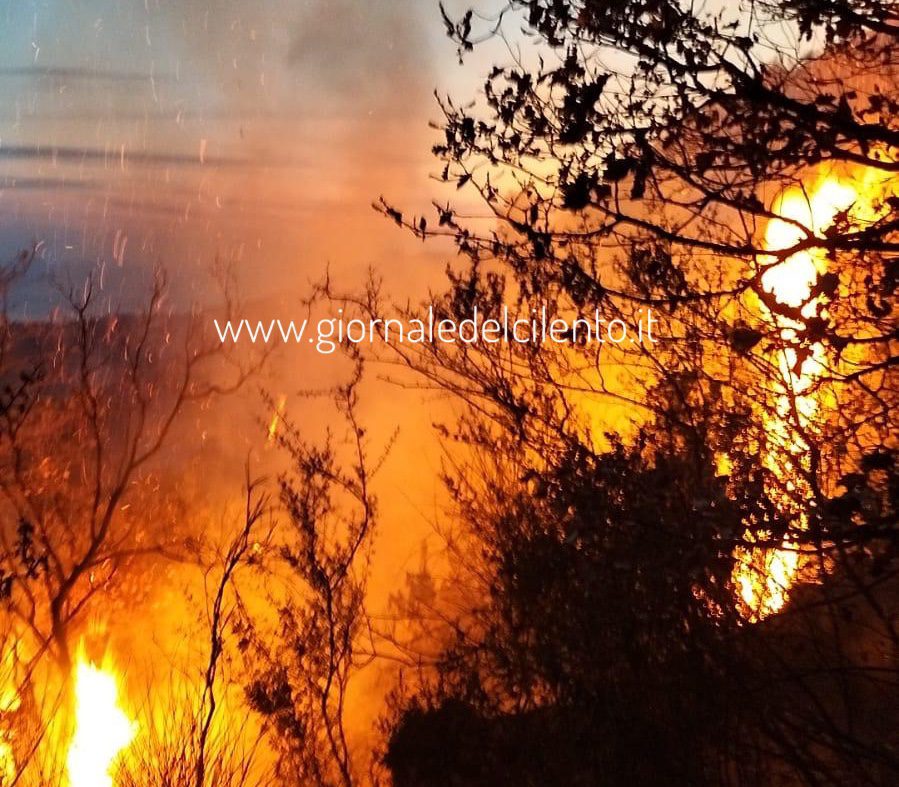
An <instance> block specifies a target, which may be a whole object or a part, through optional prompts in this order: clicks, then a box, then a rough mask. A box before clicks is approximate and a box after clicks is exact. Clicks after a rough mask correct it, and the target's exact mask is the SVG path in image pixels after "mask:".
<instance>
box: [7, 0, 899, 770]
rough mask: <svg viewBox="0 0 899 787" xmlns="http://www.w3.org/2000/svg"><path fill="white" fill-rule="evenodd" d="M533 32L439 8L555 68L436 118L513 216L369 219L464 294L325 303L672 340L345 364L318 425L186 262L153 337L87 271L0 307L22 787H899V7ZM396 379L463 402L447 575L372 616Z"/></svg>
mask: <svg viewBox="0 0 899 787" xmlns="http://www.w3.org/2000/svg"><path fill="white" fill-rule="evenodd" d="M507 6H508V7H507V8H506V11H505V12H504V13H503V14H502V15H500V16H499V17H498V18H492V19H490V20H489V21H485V20H484V17H483V15H478V14H474V13H468V14H465V15H463V16H461V17H460V18H459V19H454V18H452V17H451V16H450V15H449V14H448V13H447V12H446V11H444V13H443V22H444V24H445V26H446V28H447V30H448V33H449V35H450V37H451V38H452V39H453V40H454V41H455V42H456V44H457V45H458V47H459V51H460V54H461V55H463V56H464V55H465V54H466V53H467V52H470V51H472V50H474V49H475V48H476V47H477V46H479V45H480V44H483V43H484V42H485V41H486V40H488V39H491V38H493V37H495V36H501V35H506V34H507V33H508V34H509V35H511V33H509V31H508V25H509V24H510V20H514V22H515V24H519V23H523V24H525V25H526V26H527V29H528V30H529V32H530V37H529V38H528V39H527V41H528V42H529V43H528V45H529V46H532V47H535V48H536V50H537V51H536V53H535V56H534V57H530V56H528V57H518V58H514V59H512V61H511V62H510V64H508V65H504V64H500V65H497V66H496V67H494V68H493V69H492V70H491V71H490V73H489V75H488V77H487V81H486V83H485V90H484V93H483V96H482V98H481V99H479V100H477V101H475V102H473V103H459V102H453V101H451V100H449V99H445V100H443V101H442V102H441V106H442V109H443V112H444V120H443V123H442V126H441V129H442V134H443V136H442V139H441V141H440V142H439V144H437V145H436V146H435V148H434V153H435V155H436V156H437V158H438V159H439V160H440V162H441V165H442V179H443V180H444V181H445V182H446V183H448V184H451V185H454V186H455V187H456V188H457V189H459V190H461V191H462V192H463V193H466V194H471V196H472V198H473V199H475V200H477V201H479V202H480V204H481V206H482V208H484V209H485V210H486V213H487V215H488V216H489V217H490V218H489V221H486V222H485V221H482V220H480V219H477V218H471V216H472V215H473V213H472V212H471V211H468V210H461V209H460V210H457V209H456V208H455V207H454V206H453V204H452V203H440V204H439V205H438V206H437V211H436V217H435V218H433V219H430V220H429V217H427V216H414V217H410V216H408V215H406V214H405V213H404V212H403V211H401V210H399V209H398V208H396V207H394V206H392V205H390V204H389V203H388V202H387V201H386V200H381V201H380V202H379V203H377V207H378V209H380V210H382V212H384V213H385V214H386V216H387V217H388V218H389V219H390V220H391V221H393V222H395V223H396V224H398V225H400V227H403V228H405V230H407V231H408V232H411V233H413V234H414V235H415V236H416V237H419V238H421V239H422V240H427V239H429V238H431V237H433V236H440V237H443V238H448V239H450V240H451V241H452V242H454V243H455V244H456V247H457V249H458V252H459V256H458V260H457V261H456V263H454V265H452V266H451V267H450V268H449V270H448V273H447V277H448V278H447V283H446V287H445V289H444V290H443V291H441V292H438V293H436V294H435V295H433V296H431V297H430V298H429V299H428V300H427V301H425V302H424V303H421V304H419V305H417V306H415V305H413V306H406V307H396V306H392V305H390V304H389V302H385V299H384V298H383V296H382V292H381V288H380V287H379V285H378V282H377V281H370V282H368V283H367V286H362V288H361V289H360V290H359V291H355V292H354V291H351V292H349V293H343V294H340V295H338V294H337V293H336V292H335V291H334V289H333V288H332V285H331V282H330V281H329V280H326V281H325V283H324V284H322V285H320V286H319V287H316V288H315V291H314V293H313V296H312V298H311V301H310V304H308V305H309V306H310V308H313V307H314V308H316V309H331V308H333V309H335V310H336V309H340V310H341V311H340V313H341V314H342V315H344V316H346V317H349V316H350V315H356V314H358V316H359V317H360V319H361V318H365V319H371V318H376V317H383V316H384V315H385V313H387V312H389V313H391V314H394V315H395V316H396V317H397V318H398V319H412V318H414V317H415V316H416V314H421V313H422V312H423V311H425V310H433V311H434V313H435V316H436V319H443V318H446V319H452V320H454V321H456V322H459V321H461V320H464V319H467V318H469V317H470V316H471V314H472V312H473V310H474V309H477V310H478V313H479V314H481V315H483V316H484V318H485V319H489V318H490V317H491V316H495V315H496V314H498V313H499V312H500V310H506V309H509V310H511V311H512V312H516V313H519V314H523V315H527V314H530V313H532V312H533V311H535V310H536V311H542V310H544V309H546V310H547V311H548V314H549V318H550V319H552V317H554V316H559V317H562V318H564V319H565V320H566V321H567V322H568V323H569V324H570V323H572V322H573V321H574V320H575V319H578V318H585V317H587V316H590V317H591V318H592V316H593V315H597V314H598V315H601V316H602V317H603V319H607V320H613V319H614V320H621V321H622V322H624V323H625V324H627V325H633V324H635V323H636V322H637V321H638V320H639V319H640V318H639V315H640V314H641V313H642V310H644V309H646V308H649V307H651V308H652V309H653V310H654V311H655V313H656V314H657V315H659V324H660V329H661V331H660V336H659V337H658V338H659V341H658V342H657V343H655V344H652V345H651V346H650V345H646V344H634V345H633V346H629V345H622V346H615V347H610V346H608V345H605V346H602V345H599V344H593V343H584V342H580V343H579V342H576V341H571V342H569V343H547V344H542V345H536V344H534V345H531V344H524V343H497V344H489V343H479V344H472V345H467V344H464V343H452V344H450V343H444V344H441V343H434V344H427V345H409V344H406V345H403V344H393V345H385V346H382V347H377V346H376V347H373V348H372V349H370V350H369V348H365V349H364V350H363V349H360V348H359V347H358V346H354V345H352V344H347V346H345V347H344V348H343V349H344V351H345V357H344V358H343V361H344V363H343V364H341V365H340V366H339V367H335V368H339V372H335V381H334V382H333V385H331V386H329V387H327V388H326V390H325V392H324V393H325V395H324V396H318V395H313V394H310V393H308V392H307V393H303V392H295V391H292V390H291V391H289V392H288V393H283V394H279V395H277V396H272V395H270V394H267V393H263V394H262V395H261V396H257V395H256V387H257V383H260V381H262V380H263V379H264V378H263V377H262V374H263V372H264V369H265V363H266V362H267V361H269V360H271V359H270V358H269V357H268V356H267V355H266V356H256V355H253V356H248V355H240V354H238V353H237V351H236V350H235V352H234V354H231V353H230V352H229V351H228V350H227V349H223V348H222V346H221V343H220V342H219V343H217V342H216V341H215V339H214V337H213V336H212V335H211V334H210V331H209V325H207V323H208V322H209V319H208V318H209V314H208V313H206V312H204V311H201V310H200V309H199V308H194V309H180V310H179V309H174V308H173V307H171V306H170V305H169V300H168V298H167V292H168V290H167V287H166V284H165V280H164V277H162V276H161V275H160V276H159V277H157V278H156V280H155V283H154V285H153V286H152V288H151V290H150V292H149V294H148V298H147V300H146V302H145V304H144V307H143V308H142V309H139V310H134V309H132V310H129V311H128V312H127V313H115V312H114V311H113V312H112V313H110V310H109V309H108V308H101V306H100V302H99V301H98V298H97V293H98V292H99V291H100V290H101V285H100V283H99V282H98V281H97V280H96V279H93V278H91V279H89V280H88V281H87V283H86V284H85V286H84V287H83V288H82V287H79V288H73V289H72V290H71V291H69V292H67V293H66V295H65V298H64V299H63V300H64V302H63V304H62V307H61V309H60V312H59V314H58V316H57V317H56V318H55V319H54V320H47V321H44V322H26V321H16V320H13V319H11V318H10V317H9V316H8V315H7V313H6V311H4V312H3V315H2V317H0V386H2V391H0V518H2V519H0V602H2V622H3V627H2V630H0V787H6V786H7V785H23V787H29V786H30V785H35V786H36V785H58V787H151V785H152V786H153V787H163V785H164V786H165V787H188V785H190V786H191V787H237V785H248V786H249V787H257V786H258V787H262V785H283V787H291V786H292V785H307V784H313V785H320V786H321V787H336V786H340V787H353V785H363V784H372V785H375V784H384V785H387V784H394V785H396V787H413V786H414V787H431V786H433V787H437V786H438V785H440V786H445V787H451V786H452V787H457V786H458V785H466V786H467V785H472V787H487V786H488V785H496V784H522V785H530V784H534V785H537V784H539V785H556V784H558V785H563V784H564V785H569V784H609V785H634V784H637V785H657V784H685V785H747V786H749V785H763V784H764V785H768V784H771V785H787V786H790V787H792V785H810V786H811V785H815V786H816V787H817V785H856V784H858V785H872V786H885V785H891V784H895V783H896V781H897V779H899V738H897V730H899V716H897V708H899V632H897V625H899V522H897V510H899V443H897V435H899V423H897V406H899V401H897V397H899V379H897V366H899V364H897V358H899V353H897V349H899V333H897V331H899V327H897V326H899V321H897V316H899V315H897V311H899V306H897V302H896V297H897V289H899V267H897V259H899V193H897V186H899V180H897V178H899V122H897V113H899V104H897V102H896V100H895V99H894V98H893V95H894V94H895V86H896V84H897V83H899V43H897V42H899V15H897V13H896V10H895V8H894V7H893V5H892V4H889V3H879V2H856V1H853V0H834V2H831V3H828V4H825V5H823V6H822V5H821V4H817V3H806V2H799V1H798V0H796V1H795V2H794V0H783V2H775V1H774V0H764V1H763V2H755V3H748V2H747V3H745V4H744V3H737V4H729V5H728V6H727V7H726V8H718V9H717V10H716V9H712V10H709V9H697V8H696V7H695V6H693V5H688V4H682V3H676V2H657V1H652V0H648V1H645V2H644V1H643V0H639V1H635V2H631V1H630V0H627V1H626V2H620V3H603V2H594V1H593V0H574V1H573V2H546V1H545V0H527V1H526V0H510V2H509V3H508V4H507ZM479 20H480V21H479ZM482 24H483V28H482V29H479V25H482ZM39 254H40V249H36V250H35V252H34V253H33V254H25V255H22V256H21V257H20V258H18V259H17V260H15V261H13V262H12V263H10V264H9V265H7V266H6V267H4V268H3V271H2V276H0V295H2V296H3V297H2V300H3V303H4V305H6V304H7V302H8V296H9V294H10V293H11V292H12V291H13V289H14V288H15V287H16V285H17V283H18V282H20V281H21V279H22V277H23V276H25V275H27V269H28V265H29V263H30V262H31V261H32V259H33V258H34V256H35V255H39ZM233 291H234V290H233V288H231V287H230V286H226V287H225V288H224V293H225V294H224V296H223V302H224V309H225V310H226V311H229V312H230V311H231V310H232V309H233V306H234V304H233V302H232V297H231V294H232V293H233ZM372 363H382V364H385V365H386V364H391V366H390V367H389V368H392V369H396V368H402V369H404V370H405V371H404V376H403V377H402V378H401V382H404V383H410V382H411V384H413V385H416V384H417V385H421V386H423V387H427V388H436V389H437V390H438V391H440V392H442V393H444V394H446V395H447V396H448V398H449V399H450V400H451V401H452V402H453V405H454V406H455V407H456V410H455V412H454V413H452V414H450V415H449V416H447V422H446V423H443V424H441V425H439V426H438V427H437V428H436V429H435V439H439V440H442V441H443V445H444V450H445V462H444V465H443V469H442V473H441V478H439V479H435V483H437V482H438V481H439V482H441V483H442V488H443V489H444V491H445V496H444V499H445V500H446V505H445V507H444V509H443V510H442V511H441V513H440V517H439V521H438V522H437V523H435V531H436V535H437V536H438V538H439V543H440V544H441V546H442V549H441V550H440V551H439V554H436V555H435V554H434V552H433V551H431V552H430V555H431V557H430V558H428V554H429V553H428V552H427V550H423V552H422V554H423V557H422V561H421V565H420V566H419V568H418V569H417V570H415V571H411V572H409V573H408V574H407V576H405V577H403V578H401V580H400V581H397V582H396V583H395V585H396V586H395V587H394V588H392V591H393V592H390V593H389V594H388V593H382V594H381V595H382V596H388V595H389V602H388V603H387V604H386V608H374V606H373V602H372V598H373V590H374V588H373V586H372V577H373V576H375V573H374V570H373V567H374V565H375V561H376V556H377V544H378V542H377V537H378V532H379V525H380V521H381V518H382V516H383V515H382V513H381V512H382V507H381V505H380V503H379V499H378V497H379V495H378V492H379V491H380V492H383V489H382V488H381V487H380V486H379V484H380V483H381V479H382V473H381V471H382V470H383V468H384V467H385V463H387V462H388V461H393V458H392V457H391V454H390V452H391V450H392V449H393V448H394V441H393V439H392V438H388V439H387V440H385V441H384V444H383V445H380V444H378V443H377V441H376V440H374V439H373V438H372V434H371V433H370V431H369V428H368V426H367V424H366V422H365V418H364V417H363V413H364V412H365V408H364V401H365V394H366V392H367V391H369V390H371V389H370V388H369V387H368V386H369V385H374V384H373V383H371V381H370V379H369V378H368V377H367V376H366V375H365V374H364V372H365V371H366V370H367V369H368V368H369V366H370V365H371V364H372ZM406 374H408V375H409V376H405V375H406ZM337 377H339V379H336V378H337ZM278 385H279V387H278V390H284V389H283V387H282V385H283V381H278ZM263 387H264V386H263ZM248 389H252V391H253V392H252V395H251V396H250V397H249V398H250V400H251V401H252V403H253V408H254V410H253V413H252V416H251V418H250V419H248V420H251V421H255V422H256V423H255V424H254V425H253V427H252V429H251V430H250V433H251V434H252V435H253V436H252V438H251V439H250V440H249V441H248V442H247V443H246V446H241V447H242V448H243V447H246V454H247V455H248V456H249V459H246V460H245V458H244V457H243V456H241V457H239V459H238V462H237V464H238V466H241V465H242V466H243V473H242V475H241V476H240V478H236V476H235V481H234V484H233V487H232V486H228V484H227V483H225V482H224V481H223V480H220V479H217V478H216V479H215V481H214V482H213V479H212V478H211V475H212V473H211V471H210V467H212V465H211V460H210V453H212V452H211V451H209V452H204V449H203V447H204V446H206V444H207V443H208V442H209V443H215V444H216V447H218V446H220V445H223V444H224V442H225V441H226V440H229V439H235V435H236V434H238V433H239V432H240V429H239V424H240V417H239V416H238V415H237V411H238V410H241V409H243V408H244V406H245V405H246V402H247V399H246V398H245V399H241V400H240V407H231V405H229V404H227V400H228V398H229V397H233V396H238V395H241V394H244V395H245V394H246V392H247V390H248ZM288 402H290V407H288ZM214 413H218V414H219V415H221V420H220V421H219V422H216V420H215V418H213V417H212V415H211V414H214ZM319 426H325V427H327V428H323V429H317V427H319ZM219 453H220V454H223V455H225V456H226V458H227V460H228V461H230V460H231V459H232V458H233V453H227V452H224V451H220V452H219ZM399 459H400V460H401V461H404V462H405V463H406V467H408V466H409V463H411V462H413V461H416V462H417V461H420V460H419V459H417V458H412V457H409V456H402V455H400V457H399ZM402 580H405V581H402ZM373 686H374V687H375V688H373Z"/></svg>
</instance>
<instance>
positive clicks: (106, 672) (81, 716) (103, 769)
mask: <svg viewBox="0 0 899 787" xmlns="http://www.w3.org/2000/svg"><path fill="white" fill-rule="evenodd" d="M136 734H137V723H136V722H135V721H134V720H132V719H131V718H129V716H128V715H127V714H126V713H125V711H124V710H122V708H121V706H120V704H119V687H118V681H117V679H116V675H115V673H114V672H113V671H112V670H111V669H109V668H108V667H97V666H95V665H94V664H91V663H90V662H89V661H88V660H87V659H86V658H85V657H84V654H83V652H82V653H81V654H80V655H79V657H78V661H77V663H76V666H75V733H74V735H73V736H72V741H71V744H70V745H69V753H68V758H67V760H66V767H67V770H68V774H69V785H70V787H113V776H112V774H113V766H114V765H115V761H116V758H117V757H118V756H119V754H120V753H121V752H122V750H123V749H125V747H127V746H128V744H130V743H131V741H132V740H133V739H134V736H135V735H136Z"/></svg>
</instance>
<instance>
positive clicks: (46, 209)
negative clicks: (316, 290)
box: [0, 0, 489, 317]
mask: <svg viewBox="0 0 899 787" xmlns="http://www.w3.org/2000/svg"><path fill="white" fill-rule="evenodd" d="M485 54H486V55H487V56H489V53H485ZM472 65H473V64H471V63H468V65H467V67H465V68H461V67H460V66H459V65H458V58H457V54H456V50H455V47H454V45H453V44H452V42H450V41H449V40H447V39H446V37H445V34H444V28H443V23H442V21H441V18H440V14H439V10H438V5H437V2H436V0H433V2H432V0H376V1H375V2H357V0H305V1H304V0H0V254H2V255H4V256H10V255H12V254H13V253H14V252H15V251H16V250H18V249H21V248H25V247H29V246H31V245H33V244H39V249H40V254H39V263H38V265H36V266H35V269H34V271H33V273H32V279H31V282H30V283H29V284H30V286H29V287H27V288H25V289H24V290H23V291H22V294H21V297H20V298H19V300H18V301H17V304H16V308H17V309H18V310H19V313H20V314H23V315H27V316H30V317H40V316H41V315H42V314H44V313H46V311H47V310H48V308H50V307H51V306H52V300H53V292H54V288H55V287H58V286H59V285H63V286H68V285H77V284H78V283H79V282H80V281H82V280H83V279H84V276H85V275H86V274H87V273H88V272H93V273H94V275H95V276H97V277H98V279H99V281H101V283H102V292H103V293H104V297H105V298H106V299H107V302H108V304H107V305H108V308H109V309H114V308H121V307H123V306H124V307H125V308H128V307H129V306H130V305H134V304H135V303H136V302H138V301H139V298H140V295H141V293H142V292H144V291H145V289H146V283H147V281H148V278H149V271H150V270H152V268H153V266H155V265H161V266H163V267H165V268H166V269H167V271H168V272H169V275H170V277H171V278H172V279H173V281H174V282H175V284H174V285H173V286H175V288H176V289H177V290H178V292H179V294H180V296H181V297H182V298H183V299H184V300H185V301H187V300H191V301H193V300H201V301H202V300H203V298H204V297H205V295H206V294H207V293H208V289H209V281H208V277H206V276H205V272H206V271H208V270H209V268H210V266H211V265H212V263H213V262H214V261H215V260H216V259H217V258H218V259H224V260H227V261H229V262H233V263H234V265H235V267H236V269H238V270H239V271H240V274H241V275H242V277H243V288H244V293H245V295H246V296H247V297H248V298H249V299H257V298H261V299H265V298H269V297H273V296H275V295H277V296H279V297H282V298H283V297H284V294H285V293H290V296H291V297H293V295H294V294H295V293H299V292H301V291H302V290H303V288H304V287H305V286H307V285H308V282H309V281H310V280H311V279H315V278H317V277H318V275H319V274H320V272H321V271H322V270H324V268H325V266H328V267H329V268H330V269H331V271H332V272H335V271H336V272H337V274H341V273H346V276H347V278H348V279H352V278H353V277H355V276H356V274H357V273H358V272H359V271H361V270H364V269H366V268H367V267H368V266H374V267H375V268H377V269H378V270H379V271H381V272H382V273H383V275H384V276H385V278H386V279H387V281H388V283H389V282H390V281H391V280H392V279H393V280H395V281H396V283H398V284H399V285H400V289H403V290H406V291H407V292H405V293H402V294H403V295H408V294H415V292H417V291H419V290H421V291H423V290H424V288H425V286H426V285H427V284H428V283H431V282H433V281H434V279H435V275H439V274H440V273H441V272H442V269H443V264H444V262H445V257H446V255H447V253H448V250H447V249H446V248H443V249H439V248H438V249H435V248H433V247H431V246H429V247H428V248H426V249H422V248H421V244H420V243H415V242H414V239H412V238H409V237H406V236H404V235H403V233H401V232H399V231H398V230H397V229H396V228H395V227H393V226H392V225H390V224H389V222H386V221H384V219H383V218H381V217H379V216H378V215H377V214H375V213H374V211H372V210H371V207H370V205H371V202H372V201H373V200H374V199H376V198H377V197H378V196H379V195H381V194H384V195H385V196H387V197H389V198H390V199H392V200H394V201H396V202H398V203H400V204H402V205H404V206H406V207H408V208H409V209H410V210H414V209H421V210H425V209H427V208H428V206H429V204H430V200H431V198H432V197H433V196H434V194H435V185H436V184H435V183H434V181H433V180H431V179H429V175H430V174H432V173H433V172H435V171H437V170H438V166H437V164H436V162H435V161H434V160H433V158H432V157H431V155H430V145H431V144H432V142H433V140H434V134H435V132H434V131H433V130H431V129H429V128H428V121H429V120H435V119H437V117H438V113H439V111H438V108H437V105H436V101H435V100H434V96H433V92H434V90H435V89H438V90H440V91H441V92H445V91H450V92H457V93H461V94H463V95H470V94H471V91H472V90H473V89H474V88H475V87H476V85H477V82H478V77H479V76H480V73H481V71H482V69H479V68H477V67H476V64H475V67H472ZM47 282H51V283H52V284H53V285H54V286H51V287H47V286H45V285H46V284H47Z"/></svg>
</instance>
